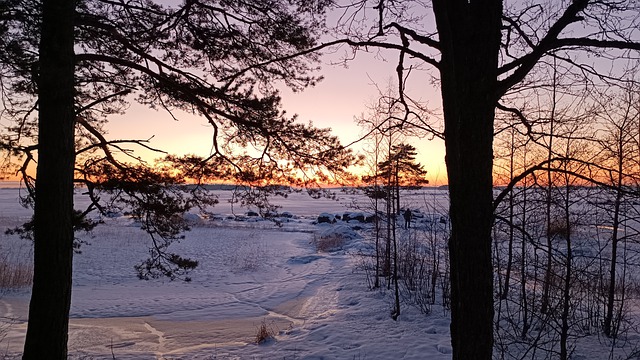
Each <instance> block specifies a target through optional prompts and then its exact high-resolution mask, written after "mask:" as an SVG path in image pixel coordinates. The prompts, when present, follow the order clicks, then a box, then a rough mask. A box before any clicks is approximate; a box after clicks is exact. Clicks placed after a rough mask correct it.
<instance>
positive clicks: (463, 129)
mask: <svg viewBox="0 0 640 360" xmlns="http://www.w3.org/2000/svg"><path fill="white" fill-rule="evenodd" d="M433 9H434V14H435V17H436V24H437V27H438V34H439V37H440V46H441V61H440V75H441V86H442V90H441V91H442V105H443V113H444V122H445V145H446V163H447V172H448V178H449V195H450V210H449V211H450V216H451V238H450V240H449V254H450V262H451V264H450V266H451V342H452V347H453V359H454V360H458V359H460V360H462V359H464V360H471V359H485V360H489V359H491V358H492V352H493V316H494V308H493V267H492V263H491V227H492V219H493V204H492V203H493V191H492V189H493V185H492V166H493V148H492V147H493V122H494V117H495V106H496V103H497V98H496V97H497V93H496V88H497V67H498V53H499V47H500V36H501V35H500V25H501V23H500V21H501V20H500V19H501V14H502V3H501V1H467V0H455V1H454V0H437V1H435V0H434V2H433Z"/></svg>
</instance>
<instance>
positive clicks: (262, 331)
mask: <svg viewBox="0 0 640 360" xmlns="http://www.w3.org/2000/svg"><path fill="white" fill-rule="evenodd" d="M277 333H278V331H277V330H276V328H275V327H274V325H273V324H267V321H266V320H264V319H262V322H261V323H260V325H259V326H258V328H257V333H256V338H255V342H256V344H264V343H266V342H268V341H271V340H274V339H275V338H276V334H277Z"/></svg>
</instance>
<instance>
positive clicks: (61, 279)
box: [23, 0, 75, 359]
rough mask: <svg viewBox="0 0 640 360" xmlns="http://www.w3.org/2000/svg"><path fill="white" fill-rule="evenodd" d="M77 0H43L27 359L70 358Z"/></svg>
mask: <svg viewBox="0 0 640 360" xmlns="http://www.w3.org/2000/svg"><path fill="white" fill-rule="evenodd" d="M74 8H75V1H73V0H45V1H43V2H42V31H41V39H40V62H39V70H40V71H39V75H38V76H39V77H38V79H37V84H38V96H39V100H38V106H39V108H38V110H39V128H38V131H39V135H38V167H37V170H36V195H35V209H34V223H35V228H34V279H33V291H32V295H31V303H30V306H29V324H28V328H27V336H26V341H25V346H24V354H23V359H66V358H67V338H68V322H69V307H70V304H71V273H72V258H73V224H72V222H73V172H74V161H75V151H74V123H75V119H74V118H75V111H74V50H73V45H74V35H73V18H74Z"/></svg>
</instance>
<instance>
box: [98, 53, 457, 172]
mask: <svg viewBox="0 0 640 360" xmlns="http://www.w3.org/2000/svg"><path fill="white" fill-rule="evenodd" d="M338 56H339V55H332V56H327V57H325V58H324V60H323V64H322V70H321V71H320V74H322V75H323V76H324V77H325V79H324V80H323V81H322V82H320V83H319V84H318V85H316V86H315V87H313V88H308V89H306V90H305V91H303V92H301V93H293V92H291V91H290V90H288V89H283V90H282V96H283V109H284V110H286V111H287V113H288V114H298V115H299V120H300V121H303V122H308V121H312V122H313V124H314V125H315V126H317V127H322V128H326V127H329V128H332V130H333V133H334V134H335V135H338V136H339V137H340V139H341V140H342V142H343V144H347V143H350V142H352V141H354V140H356V139H358V138H359V137H360V136H361V135H362V133H363V130H362V129H361V128H360V127H358V125H357V124H356V123H355V121H354V118H355V117H356V116H361V115H362V114H363V113H366V111H367V108H366V105H367V104H369V103H371V102H372V101H375V100H376V99H377V94H378V92H377V90H376V87H375V86H374V82H375V83H377V84H378V85H379V86H380V87H384V86H385V85H386V84H387V83H389V81H390V79H392V77H393V76H394V71H395V66H396V63H395V60H396V57H395V56H394V55H391V56H392V57H389V58H388V59H380V57H379V56H378V58H374V56H373V55H371V54H366V53H361V54H359V55H358V57H357V58H356V59H355V60H354V61H351V62H350V63H349V64H348V68H344V67H343V66H336V65H331V64H330V62H332V61H334V62H335V61H336V59H337V58H338ZM415 75H418V76H419V75H420V74H414V76H415ZM418 79H419V78H417V77H416V80H418ZM416 82H417V81H416ZM424 82H425V83H427V80H426V79H425V80H424ZM420 93H421V95H420V96H421V97H422V99H423V100H425V101H427V102H428V103H429V104H430V106H431V107H435V108H438V107H439V104H440V95H439V93H438V92H437V90H436V89H434V88H433V87H431V86H425V89H424V92H422V90H420ZM422 93H424V95H422ZM107 129H108V130H109V135H110V137H111V138H112V139H120V138H129V139H131V138H138V139H146V138H149V137H151V136H153V139H152V141H151V145H152V146H154V147H157V148H160V149H163V150H166V151H168V152H170V153H174V154H187V153H193V154H198V155H204V156H206V155H208V154H209V153H210V151H211V136H212V131H211V127H210V126H209V125H207V124H206V122H205V121H204V119H202V118H197V117H187V116H185V118H184V119H183V120H181V121H179V122H176V121H174V120H173V119H171V117H170V116H168V115H167V114H166V113H164V112H162V111H154V110H148V109H145V108H144V107H141V106H139V105H137V104H132V106H131V108H130V109H129V111H128V112H127V113H126V114H125V115H123V116H113V117H111V118H110V123H109V125H108V128H107ZM410 142H411V144H412V145H414V146H415V147H416V148H417V149H418V152H419V154H418V161H419V162H420V163H421V164H423V165H424V166H425V168H426V169H427V171H428V179H429V181H430V183H431V184H432V185H441V184H443V183H446V168H445V164H444V145H443V142H442V141H440V140H431V141H430V140H427V139H411V140H410ZM354 150H355V151H358V146H356V147H355V148H354ZM142 154H144V155H143V156H144V157H145V158H147V159H149V158H153V157H157V156H156V155H153V154H151V153H142Z"/></svg>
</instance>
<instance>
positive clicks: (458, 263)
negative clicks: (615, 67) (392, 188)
mask: <svg viewBox="0 0 640 360" xmlns="http://www.w3.org/2000/svg"><path fill="white" fill-rule="evenodd" d="M363 4H364V2H358V6H352V7H350V8H348V9H347V10H346V12H347V13H346V14H344V16H343V19H348V21H345V23H343V24H341V25H342V27H343V28H346V29H347V31H348V33H349V34H354V33H357V36H351V38H350V39H348V40H339V41H338V42H343V43H347V44H350V45H352V46H354V47H355V48H364V47H366V48H371V47H376V48H380V49H387V50H395V51H396V52H397V53H398V54H399V56H398V65H397V68H396V71H397V72H398V74H399V75H398V78H399V84H400V86H399V93H400V94H399V97H401V98H403V96H404V95H403V93H406V92H407V88H406V87H405V86H404V84H406V82H407V81H408V80H407V79H406V78H407V77H408V76H409V74H410V73H411V70H412V69H413V64H415V63H418V64H419V65H428V66H431V67H432V68H434V69H436V71H437V72H438V74H439V86H440V93H441V95H442V111H443V118H444V137H445V146H446V164H447V173H448V179H449V193H450V218H451V231H452V234H451V238H450V242H449V250H450V260H451V284H452V286H451V290H452V292H451V296H452V299H451V300H452V309H451V310H452V311H451V337H452V345H453V358H454V359H490V358H491V356H492V344H493V315H494V310H493V269H492V264H491V243H492V242H491V227H492V224H493V215H492V214H493V194H492V186H493V184H492V159H493V151H492V144H493V143H492V140H493V134H494V128H493V127H494V119H495V114H496V108H500V109H501V111H511V110H515V111H514V112H515V113H517V108H515V109H509V108H506V107H505V106H503V105H500V101H501V99H504V98H505V97H507V98H508V97H509V96H510V95H512V94H513V93H515V92H516V91H517V90H518V89H519V88H520V87H522V88H530V87H531V86H535V84H536V83H537V81H538V80H544V79H537V78H536V77H535V76H529V75H530V74H532V73H535V71H536V69H539V68H540V67H544V66H545V65H546V62H545V61H546V59H551V58H557V59H558V60H559V61H561V62H562V63H563V64H565V65H567V67H571V68H573V69H575V74H576V75H581V76H583V77H586V78H587V80H586V81H584V82H583V83H584V84H586V85H590V84H593V83H594V82H597V81H600V82H603V81H613V79H615V76H614V75H612V74H607V73H604V72H600V70H601V69H600V68H598V67H597V66H595V65H593V66H592V64H590V63H585V62H583V61H582V60H581V58H580V55H583V54H584V52H586V51H590V52H591V53H590V54H591V56H593V55H594V54H595V55H597V56H599V57H601V58H607V59H621V61H623V62H626V61H634V60H635V59H637V54H636V52H635V51H637V50H639V49H640V44H638V42H637V41H638V34H637V28H636V27H635V25H634V21H635V20H634V19H635V18H636V17H637V12H638V9H637V8H636V5H635V4H634V3H633V2H626V1H623V2H613V1H611V2H610V1H591V0H574V1H571V2H560V3H559V2H553V1H534V2H527V3H522V4H520V3H518V4H513V5H511V4H510V5H509V6H504V4H503V2H502V1H500V0H492V1H475V0H471V1H467V0H453V1H451V0H449V1H443V0H433V1H431V2H430V3H429V4H424V3H423V2H419V1H415V2H402V3H399V2H392V1H384V0H376V1H372V6H373V8H374V9H375V11H376V12H377V14H378V16H377V17H376V18H375V22H374V23H368V22H367V20H366V19H367V15H365V13H366V12H365V10H362V9H365V7H364V6H363ZM358 14H360V17H358ZM605 18H606V19H607V20H608V21H604V20H603V19H605ZM354 19H358V20H360V21H356V20H354ZM613 19H615V21H612V20H613ZM353 24H356V25H353ZM362 24H365V25H362ZM431 24H435V26H431ZM612 24H615V25H612ZM358 25H362V26H361V28H355V26H358ZM358 30H360V32H358ZM574 30H575V31H574ZM576 33H579V34H580V35H578V36H576ZM616 49H618V50H619V51H618V50H616ZM571 54H573V55H571ZM614 61H615V60H614ZM407 66H408V67H407ZM622 71H624V69H622ZM416 73H417V72H413V73H411V74H414V75H415V74H416ZM406 103H407V105H409V103H408V102H406ZM520 121H523V122H525V126H527V124H526V119H520Z"/></svg>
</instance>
